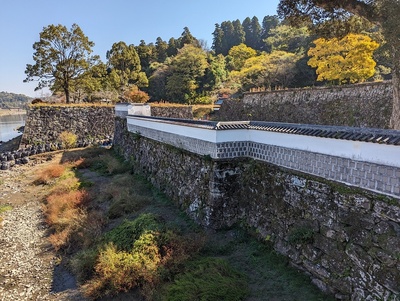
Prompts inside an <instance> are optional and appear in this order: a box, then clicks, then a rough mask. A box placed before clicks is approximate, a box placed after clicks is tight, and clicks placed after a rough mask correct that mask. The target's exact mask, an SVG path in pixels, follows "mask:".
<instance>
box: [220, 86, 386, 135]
mask: <svg viewBox="0 0 400 301" xmlns="http://www.w3.org/2000/svg"><path fill="white" fill-rule="evenodd" d="M392 105H393V97H392V85H391V82H390V81H389V82H376V83H363V84H357V85H343V86H332V87H323V88H305V89H288V90H279V91H270V92H248V93H244V96H243V99H242V101H225V102H224V103H223V105H222V106H221V108H220V110H219V112H218V116H219V119H220V120H224V121H229V120H249V119H250V120H261V121H273V122H291V123H303V124H324V125H338V126H353V127H369V128H381V129H384V128H389V120H390V116H391V113H392Z"/></svg>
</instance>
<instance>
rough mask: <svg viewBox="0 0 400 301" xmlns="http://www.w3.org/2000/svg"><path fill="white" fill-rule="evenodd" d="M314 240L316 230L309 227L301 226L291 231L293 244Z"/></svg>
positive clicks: (307, 242)
mask: <svg viewBox="0 0 400 301" xmlns="http://www.w3.org/2000/svg"><path fill="white" fill-rule="evenodd" d="M313 241H314V231H313V230H312V229H311V228H308V227H299V228H296V229H293V231H291V232H290V233H289V243H290V244H292V245H303V244H309V243H312V242H313Z"/></svg>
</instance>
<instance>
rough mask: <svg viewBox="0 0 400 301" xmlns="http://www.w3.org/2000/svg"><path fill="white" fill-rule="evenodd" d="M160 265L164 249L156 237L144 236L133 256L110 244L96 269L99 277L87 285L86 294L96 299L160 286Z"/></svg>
mask: <svg viewBox="0 0 400 301" xmlns="http://www.w3.org/2000/svg"><path fill="white" fill-rule="evenodd" d="M160 264H161V254H160V249H159V248H158V245H157V236H156V235H155V234H153V233H143V234H142V235H140V237H139V238H138V239H137V240H136V241H135V242H134V245H133V248H132V250H131V251H129V252H128V251H121V250H119V249H118V248H117V247H116V246H115V245H114V244H113V243H109V244H107V245H105V247H104V248H103V249H102V250H101V251H100V254H99V256H98V259H97V262H96V265H95V271H96V275H95V277H94V278H93V279H92V280H90V281H89V282H88V283H87V284H86V285H85V287H84V290H85V293H86V295H87V296H89V297H91V298H93V299H96V298H98V297H101V296H106V295H115V294H117V293H118V292H121V291H124V292H127V291H129V290H131V289H133V288H135V287H142V286H143V285H145V284H148V283H154V282H158V275H159V273H158V268H159V266H160Z"/></svg>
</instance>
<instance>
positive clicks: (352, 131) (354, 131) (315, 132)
mask: <svg viewBox="0 0 400 301" xmlns="http://www.w3.org/2000/svg"><path fill="white" fill-rule="evenodd" d="M129 117H133V118H139V119H147V120H152V121H155V122H162V123H169V124H176V125H182V126H190V127H199V128H206V129H211V130H220V131H222V130H238V129H252V130H260V131H269V132H277V133H287V134H292V135H304V136H313V137H320V138H331V139H342V140H352V141H362V142H371V143H380V144H388V145H400V131H397V130H387V129H374V128H358V127H345V126H329V125H311V124H296V123H280V122H263V121H228V122H216V121H207V120H191V119H178V118H166V117H153V116H136V115H129Z"/></svg>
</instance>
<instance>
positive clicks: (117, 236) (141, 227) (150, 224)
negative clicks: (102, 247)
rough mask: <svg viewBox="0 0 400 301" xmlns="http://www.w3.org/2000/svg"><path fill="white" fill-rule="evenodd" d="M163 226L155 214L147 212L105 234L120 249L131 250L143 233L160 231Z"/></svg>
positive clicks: (108, 240) (107, 239)
mask: <svg viewBox="0 0 400 301" xmlns="http://www.w3.org/2000/svg"><path fill="white" fill-rule="evenodd" d="M161 228H162V226H161V224H160V223H159V222H158V220H157V217H156V216H155V215H154V214H150V213H145V214H142V215H140V216H139V217H137V218H136V219H134V220H132V221H124V222H123V223H122V224H120V225H119V226H118V227H116V228H114V229H113V230H111V231H110V232H108V233H107V234H106V235H105V240H106V241H107V242H110V243H113V244H114V245H115V246H116V247H117V248H118V249H119V250H124V251H130V250H131V249H132V247H133V245H134V243H135V241H136V240H137V239H139V237H140V236H141V235H142V234H145V233H148V232H153V231H154V232H155V231H160V230H161Z"/></svg>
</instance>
